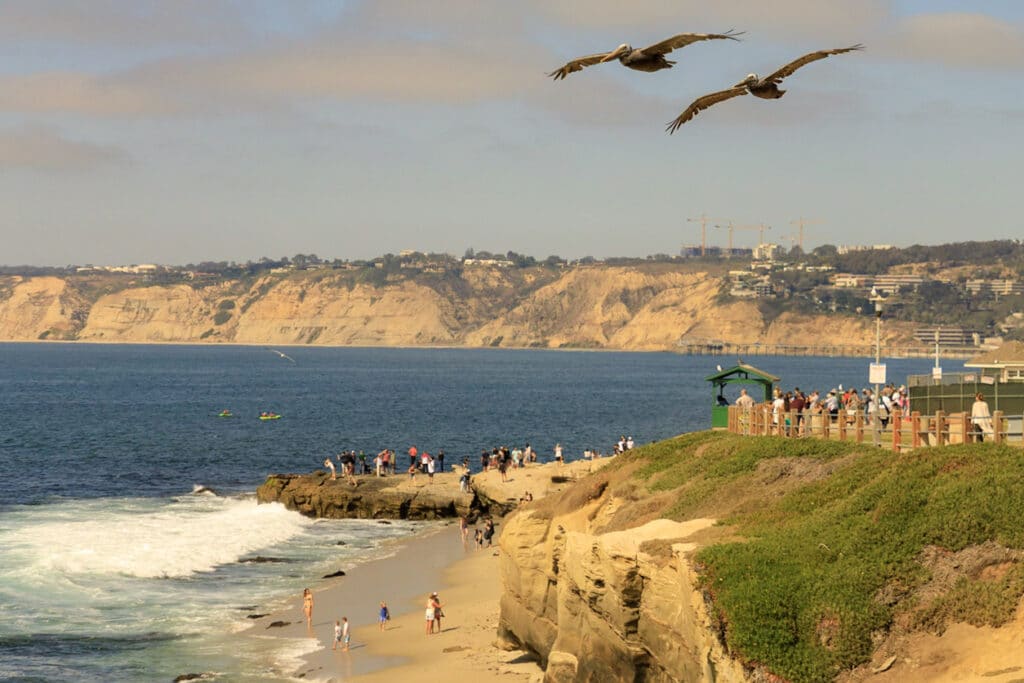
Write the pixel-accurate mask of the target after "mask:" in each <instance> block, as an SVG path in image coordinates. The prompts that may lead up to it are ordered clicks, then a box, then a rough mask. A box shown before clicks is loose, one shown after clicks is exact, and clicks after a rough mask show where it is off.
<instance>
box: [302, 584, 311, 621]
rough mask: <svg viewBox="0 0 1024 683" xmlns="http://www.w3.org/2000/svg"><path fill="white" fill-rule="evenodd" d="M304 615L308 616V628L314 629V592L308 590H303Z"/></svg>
mask: <svg viewBox="0 0 1024 683" xmlns="http://www.w3.org/2000/svg"><path fill="white" fill-rule="evenodd" d="M302 613H303V614H305V615H306V626H307V627H309V628H313V592H312V591H311V590H309V589H308V588H304V589H303V590H302Z"/></svg>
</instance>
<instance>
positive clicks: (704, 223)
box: [686, 214, 715, 256]
mask: <svg viewBox="0 0 1024 683" xmlns="http://www.w3.org/2000/svg"><path fill="white" fill-rule="evenodd" d="M714 220H715V219H714V218H709V217H708V216H706V215H705V214H700V215H699V216H697V217H696V218H687V219H686V222H687V223H700V256H705V255H707V253H708V223H709V222H711V221H714Z"/></svg>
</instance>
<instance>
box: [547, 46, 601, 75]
mask: <svg viewBox="0 0 1024 683" xmlns="http://www.w3.org/2000/svg"><path fill="white" fill-rule="evenodd" d="M610 54H611V52H602V53H600V54H596V55H587V56H586V57H580V58H579V59H574V60H572V61H571V62H568V63H567V64H566V65H565V66H563V67H561V68H559V69H555V70H554V71H552V72H551V73H549V74H548V76H551V78H553V79H555V80H556V81H557V80H561V79H563V78H565V77H566V76H568V75H569V74H571V73H576V72H577V71H583V69H584V68H586V67H588V66H593V65H595V64H597V63H598V62H600V61H601V60H602V59H604V58H605V57H607V56H608V55H610Z"/></svg>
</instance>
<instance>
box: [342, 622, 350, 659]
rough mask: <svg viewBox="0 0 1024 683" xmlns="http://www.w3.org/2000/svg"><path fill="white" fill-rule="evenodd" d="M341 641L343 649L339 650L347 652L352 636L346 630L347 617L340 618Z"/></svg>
mask: <svg viewBox="0 0 1024 683" xmlns="http://www.w3.org/2000/svg"><path fill="white" fill-rule="evenodd" d="M341 640H342V641H343V642H344V643H345V647H343V648H341V651H342V652H348V645H349V643H350V642H351V641H352V634H351V633H349V629H348V617H342V618H341Z"/></svg>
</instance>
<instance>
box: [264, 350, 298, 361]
mask: <svg viewBox="0 0 1024 683" xmlns="http://www.w3.org/2000/svg"><path fill="white" fill-rule="evenodd" d="M267 351H273V352H274V353H276V354H277V355H279V356H281V358H284V359H285V360H290V361H291V362H293V363H294V362H295V359H294V358H292V357H291V356H289V355H287V354H284V353H281V352H280V351H278V350H277V349H269V348H268V349H267Z"/></svg>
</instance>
